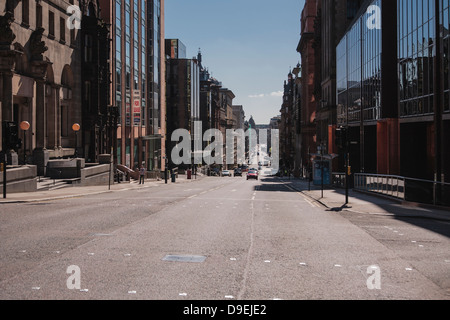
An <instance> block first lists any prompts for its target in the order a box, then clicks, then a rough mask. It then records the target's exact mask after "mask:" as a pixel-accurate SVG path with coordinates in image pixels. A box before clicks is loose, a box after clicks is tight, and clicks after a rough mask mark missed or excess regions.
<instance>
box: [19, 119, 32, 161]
mask: <svg viewBox="0 0 450 320" xmlns="http://www.w3.org/2000/svg"><path fill="white" fill-rule="evenodd" d="M20 129H22V131H23V164H24V165H26V164H27V135H26V132H27V131H28V130H29V129H30V123H29V122H28V121H22V122H21V123H20Z"/></svg>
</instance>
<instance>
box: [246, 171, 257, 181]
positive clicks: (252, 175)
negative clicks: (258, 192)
mask: <svg viewBox="0 0 450 320" xmlns="http://www.w3.org/2000/svg"><path fill="white" fill-rule="evenodd" d="M248 179H255V180H258V171H257V170H249V171H248V173H247V180H248Z"/></svg>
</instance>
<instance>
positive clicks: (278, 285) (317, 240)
mask: <svg viewBox="0 0 450 320" xmlns="http://www.w3.org/2000/svg"><path fill="white" fill-rule="evenodd" d="M278 187H279V189H278V190H276V191H273V189H276V188H278ZM264 188H265V189H269V186H267V185H266V186H265V187H264ZM299 197H302V196H301V194H299V193H297V192H292V190H290V189H288V188H285V189H283V188H282V187H281V185H280V184H277V183H273V185H272V190H271V191H260V192H258V193H257V196H256V200H255V227H254V230H255V233H254V249H253V257H254V258H253V259H252V262H251V267H249V270H250V272H249V281H248V284H249V285H248V289H247V290H246V293H245V294H244V295H243V298H245V299H271V298H277V299H278V298H280V299H300V300H303V299H392V298H393V299H396V298H398V299H433V298H445V295H444V294H443V292H442V291H441V290H440V289H439V288H438V287H437V286H435V285H434V284H433V283H432V282H431V281H429V280H428V279H427V278H426V277H423V276H422V274H421V273H420V272H418V271H417V270H414V268H412V270H409V269H410V267H411V265H410V264H409V263H408V261H405V260H404V259H402V257H399V256H398V255H396V254H395V253H393V252H392V251H390V250H388V249H387V248H386V247H385V246H384V245H383V244H382V243H380V242H379V241H378V240H376V239H374V238H373V237H371V236H370V235H368V234H367V233H366V232H365V231H364V230H362V229H361V228H359V227H357V226H355V225H354V224H352V223H350V222H349V221H348V220H346V219H345V218H343V217H341V216H340V215H337V214H334V213H332V212H327V211H325V210H324V209H319V208H317V207H315V206H314V204H313V203H310V202H308V201H306V199H303V200H304V201H298V198H299ZM373 265H376V266H379V268H380V269H381V271H382V278H381V281H382V285H383V287H382V290H370V289H369V288H368V286H367V280H368V277H369V274H368V270H369V269H368V268H369V267H370V266H373Z"/></svg>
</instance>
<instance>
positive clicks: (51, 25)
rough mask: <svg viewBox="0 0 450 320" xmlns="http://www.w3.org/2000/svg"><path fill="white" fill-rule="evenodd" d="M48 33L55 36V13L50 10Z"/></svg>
mask: <svg viewBox="0 0 450 320" xmlns="http://www.w3.org/2000/svg"><path fill="white" fill-rule="evenodd" d="M48 35H49V36H50V37H52V38H54V37H55V14H54V13H53V12H52V11H49V12H48Z"/></svg>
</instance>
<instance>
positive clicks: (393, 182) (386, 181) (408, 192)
mask: <svg viewBox="0 0 450 320" xmlns="http://www.w3.org/2000/svg"><path fill="white" fill-rule="evenodd" d="M354 188H355V189H356V190H362V191H367V192H373V193H378V194H382V195H387V196H391V197H394V198H397V199H401V200H405V201H411V202H418V203H425V204H433V205H443V206H450V183H443V182H439V181H432V180H424V179H416V178H407V177H401V176H396V175H382V174H368V173H356V174H355V177H354Z"/></svg>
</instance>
